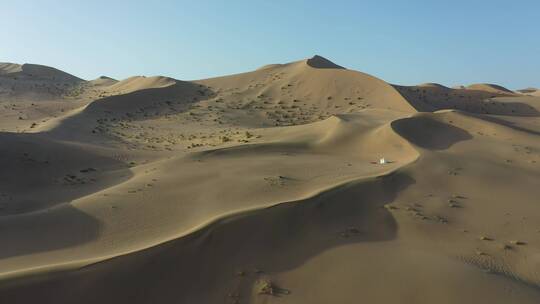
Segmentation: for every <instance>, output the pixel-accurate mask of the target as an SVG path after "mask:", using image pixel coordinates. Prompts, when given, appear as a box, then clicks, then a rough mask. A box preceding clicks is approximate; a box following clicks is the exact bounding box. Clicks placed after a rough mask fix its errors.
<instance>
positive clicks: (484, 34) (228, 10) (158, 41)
mask: <svg viewBox="0 0 540 304" xmlns="http://www.w3.org/2000/svg"><path fill="white" fill-rule="evenodd" d="M109 2H114V3H109ZM152 2H154V3H150V1H101V0H94V1H52V0H50V1H38V0H24V1H7V0H0V7H1V11H2V18H0V37H1V39H2V40H1V41H2V42H1V44H0V61H7V62H17V63H24V62H30V63H40V64H45V65H50V66H54V67H57V68H59V69H62V70H64V71H67V72H70V73H72V74H75V75H77V76H79V77H82V78H85V79H92V78H96V77H98V76H100V75H108V76H111V77H115V78H125V77H128V76H132V75H166V76H171V77H175V78H178V79H184V80H190V79H200V78H208V77H212V76H219V75H226V74H232V73H239V72H245V71H249V70H252V69H255V68H257V67H259V66H262V65H265V64H269V63H284V62H289V61H294V60H299V59H303V58H307V57H311V56H312V55H314V54H319V55H322V56H324V57H326V58H328V59H330V60H332V61H334V62H335V63H337V64H339V65H342V66H345V67H348V68H350V69H355V70H359V71H363V72H366V73H369V74H372V75H375V76H377V77H380V78H382V79H384V80H386V81H388V82H392V83H398V84H407V85H412V84H417V83H422V82H439V83H442V84H445V85H457V84H469V83H476V82H492V83H498V84H502V85H505V86H507V87H510V88H513V89H516V88H522V87H528V86H534V87H540V1H538V0H521V1H520V0H514V1H499V0H492V1H482V0H476V1H475V0H469V1H461V0H453V1H452V0H446V1H420V0H408V1H385V0H378V1H296V0H290V1H256V0H252V1H233V0H231V1H202V0H201V1H159V2H158V1H152Z"/></svg>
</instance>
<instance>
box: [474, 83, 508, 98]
mask: <svg viewBox="0 0 540 304" xmlns="http://www.w3.org/2000/svg"><path fill="white" fill-rule="evenodd" d="M466 89H468V90H478V91H485V92H490V93H497V94H511V95H513V94H515V93H514V92H513V91H511V90H509V89H507V88H505V87H503V86H500V85H496V84H491V83H477V84H471V85H469V86H467V87H466Z"/></svg>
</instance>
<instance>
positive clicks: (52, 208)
mask: <svg viewBox="0 0 540 304" xmlns="http://www.w3.org/2000/svg"><path fill="white" fill-rule="evenodd" d="M539 111H540V95H539V94H538V90H536V89H526V90H520V91H516V92H513V91H510V90H508V89H506V88H504V87H502V86H499V85H494V84H473V85H469V86H462V87H459V88H448V87H445V86H442V85H439V84H435V83H428V84H421V85H418V86H400V85H392V84H388V83H386V82H385V81H383V80H381V79H378V78H375V77H373V76H370V75H367V74H364V73H361V72H357V71H353V70H348V69H346V68H344V67H342V66H339V65H337V64H334V63H332V62H330V61H329V60H327V59H325V58H323V57H320V56H315V57H313V58H310V59H306V60H301V61H296V62H291V63H286V64H271V65H267V66H264V67H262V68H260V69H257V70H255V71H252V72H247V73H242V74H237V75H230V76H224V77H218V78H211V79H203V80H197V81H181V80H176V79H172V78H168V77H162V76H155V77H144V76H135V77H130V78H128V79H125V80H121V81H117V80H115V79H112V78H109V77H106V76H102V77H100V78H98V79H95V80H91V81H86V80H83V79H80V78H78V77H75V76H73V75H70V74H68V73H65V72H62V71H60V70H57V69H54V68H50V67H46V66H40V65H33V64H24V65H18V64H11V63H0V244H2V246H1V248H0V303H10V304H14V303H321V304H322V303H325V304H326V303H351V304H352V303H411V304H413V303H414V304H419V303H426V304H432V303H438V304H445V303H524V304H526V303H540V289H539V287H540V238H539V237H540V212H539V207H540V205H539V204H540V200H539V198H540V140H539V139H540V119H539V115H540V112H539ZM381 158H384V159H385V160H386V163H384V164H380V163H379V160H380V159H381Z"/></svg>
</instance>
